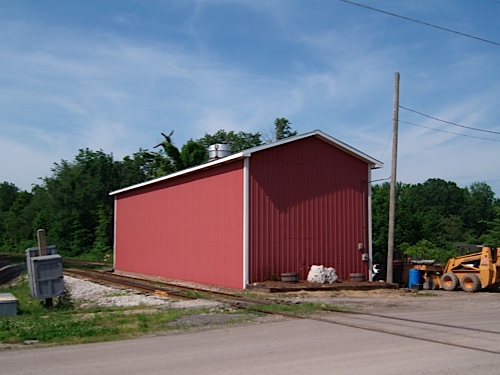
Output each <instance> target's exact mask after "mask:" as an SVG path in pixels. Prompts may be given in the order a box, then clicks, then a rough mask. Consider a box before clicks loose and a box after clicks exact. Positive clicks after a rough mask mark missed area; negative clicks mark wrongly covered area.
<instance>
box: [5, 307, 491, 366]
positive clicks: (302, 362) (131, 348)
mask: <svg viewBox="0 0 500 375" xmlns="http://www.w3.org/2000/svg"><path fill="white" fill-rule="evenodd" d="M485 315H487V316H485ZM496 316H497V315H496V313H495V311H491V312H487V313H485V314H483V319H486V320H487V321H488V322H495V321H498V319H497V317H496ZM431 318H432V317H431ZM431 318H429V319H431ZM448 318H450V319H451V320H452V321H455V322H456V323H461V322H460V321H456V320H455V319H454V318H453V317H450V316H448ZM456 318H457V319H462V321H463V322H466V321H467V320H468V319H471V316H470V315H469V316H468V317H467V316H463V314H462V316H457V317H456ZM422 329H423V328H418V327H417V328H415V327H409V328H408V332H410V333H411V332H413V331H415V330H422ZM439 329H440V330H443V329H445V328H443V327H440V328H439ZM426 330H429V328H426ZM431 331H432V329H431ZM427 334H429V333H427ZM436 335H441V333H439V332H436ZM488 340H490V341H491V340H493V341H495V342H493V343H492V345H493V347H496V346H497V345H498V342H496V341H497V340H496V339H495V338H493V339H492V338H491V337H490V338H488V339H487V340H486V341H488ZM461 342H462V343H464V344H465V345H467V342H468V338H467V337H465V338H462V340H461ZM485 345H487V343H486V344H485ZM499 372H500V354H494V353H488V352H482V351H478V350H472V349H465V348H460V347H456V346H452V345H447V344H443V343H435V342H429V341H425V340H422V339H414V338H407V337H402V336H400V335H392V334H385V333H379V332H375V331H371V330H365V329H359V328H352V327H346V326H342V325H337V324H332V323H329V322H321V321H315V320H286V321H284V322H278V323H269V324H260V325H250V326H240V327H233V328H226V329H217V330H211V331H202V332H194V333H186V334H178V335H169V336H162V337H153V338H143V339H136V340H128V341H118V342H109V343H100V344H86V345H76V346H65V347H54V348H44V349H26V350H15V351H5V352H0V373H1V374H9V375H14V374H36V375H44V374H50V375H63V374H64V375H67V374H70V375H79V374H84V375H89V374H93V375H94V374H120V375H125V374H183V375H191V374H192V375H195V374H196V375H200V374H204V375H211V374H218V375H221V374H231V375H238V374H259V375H262V374H287V375H291V374H301V375H303V374H346V375H349V374H353V375H359V374H369V375H378V374H381V375H382V374H383V375H388V374H405V375H412V374H415V375H417V374H418V375H423V374H468V375H469V374H475V375H480V374H498V373H499Z"/></svg>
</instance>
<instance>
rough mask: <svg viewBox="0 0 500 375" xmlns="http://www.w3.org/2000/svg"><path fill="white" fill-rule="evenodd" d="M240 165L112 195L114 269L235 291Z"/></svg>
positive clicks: (240, 257) (239, 262) (239, 280)
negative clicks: (113, 198)
mask: <svg viewBox="0 0 500 375" xmlns="http://www.w3.org/2000/svg"><path fill="white" fill-rule="evenodd" d="M242 166H243V162H242V161H241V160H239V161H236V162H233V163H230V164H226V165H221V166H219V167H217V168H214V169H210V170H204V171H201V172H198V173H195V174H193V175H187V176H180V177H179V178H174V179H172V180H166V181H164V182H160V183H158V184H153V185H149V186H146V187H144V188H139V189H136V190H132V191H130V192H125V193H122V194H118V196H117V201H116V243H115V247H116V259H115V267H116V269H117V270H120V271H128V272H136V273H142V274H147V275H155V276H162V277H168V278H174V279H179V280H189V281H195V282H201V283H206V284H214V285H220V286H227V287H231V288H240V289H241V288H242V280H243V269H242V263H243V250H242V244H243V233H242V228H243V170H242Z"/></svg>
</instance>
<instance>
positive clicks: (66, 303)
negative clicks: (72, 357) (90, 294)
mask: <svg viewBox="0 0 500 375" xmlns="http://www.w3.org/2000/svg"><path fill="white" fill-rule="evenodd" d="M0 293H12V294H13V295H14V296H15V297H16V298H17V299H18V314H17V315H16V316H3V317H0V343H5V344H17V343H22V342H24V341H31V340H36V341H38V342H39V343H48V344H59V345H62V344H75V343H89V342H101V341H111V340H119V339H127V338H133V337H137V336H142V335H147V334H157V333H162V332H167V331H172V330H176V329H182V328H184V327H182V325H181V326H179V325H175V321H176V320H178V319H180V318H182V317H184V316H188V315H197V314H206V313H207V312H208V310H207V309H168V308H158V307H145V306H137V307H91V308H83V307H80V306H76V305H77V303H74V301H72V300H71V296H70V295H69V294H66V295H64V296H63V297H61V298H54V306H53V308H50V309H48V308H46V307H44V306H43V302H44V301H40V300H36V299H34V298H31V297H30V296H29V285H28V280H27V279H26V278H23V279H22V280H21V281H20V282H18V283H16V284H15V285H11V286H8V287H3V288H0ZM225 313H227V312H225ZM186 328H189V327H186Z"/></svg>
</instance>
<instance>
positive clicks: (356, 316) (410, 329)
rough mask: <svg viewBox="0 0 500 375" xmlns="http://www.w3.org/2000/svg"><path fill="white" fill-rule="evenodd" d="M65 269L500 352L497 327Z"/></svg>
mask: <svg viewBox="0 0 500 375" xmlns="http://www.w3.org/2000/svg"><path fill="white" fill-rule="evenodd" d="M64 272H65V273H66V274H68V275H72V276H76V277H85V278H88V279H91V280H93V281H97V282H101V283H106V284H112V285H117V286H120V287H122V288H129V289H134V290H138V291H140V292H142V293H146V294H160V295H163V296H168V297H172V298H183V299H199V298H204V299H212V300H217V301H219V302H221V303H225V304H228V305H230V306H232V307H235V308H241V309H251V310H254V311H257V312H260V313H265V314H271V315H280V316H283V317H286V318H291V319H312V320H316V321H321V322H323V323H328V324H333V325H340V326H346V327H351V328H355V329H363V330H368V331H372V332H377V333H381V334H389V335H395V336H400V337H405V338H408V339H414V340H420V341H425V342H432V343H439V344H442V345H446V346H452V347H458V348H462V349H470V350H475V351H480V352H487V353H492V354H497V355H500V331H495V330H494V329H477V328H471V327H467V326H460V325H454V324H445V323H436V322H430V321H424V320H422V319H412V318H405V317H401V316H391V315H381V314H373V313H365V312H353V311H346V310H341V309H337V308H331V307H328V306H325V307H324V308H322V309H321V312H320V313H314V314H307V315H296V314H293V313H287V312H275V311H272V309H266V308H265V306H262V307H259V308H257V307H256V306H258V305H273V304H287V305H290V302H286V301H279V300H276V299H272V300H271V299H268V298H258V297H247V296H241V295H238V294H233V293H223V292H216V291H211V290H206V289H197V288H190V287H186V286H179V285H177V284H168V283H165V284H163V283H161V284H158V283H154V282H151V281H149V280H143V279H136V278H130V277H126V276H121V275H115V274H111V273H109V272H102V271H94V270H76V269H71V270H65V271H64Z"/></svg>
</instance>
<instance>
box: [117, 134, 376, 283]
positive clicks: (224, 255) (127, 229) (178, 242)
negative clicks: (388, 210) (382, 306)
mask: <svg viewBox="0 0 500 375" xmlns="http://www.w3.org/2000/svg"><path fill="white" fill-rule="evenodd" d="M381 166H382V163H380V162H379V161H377V160H375V159H373V158H371V157H370V156H368V155H366V154H364V153H362V152H360V151H358V150H356V149H354V148H352V147H350V146H348V145H346V144H344V143H342V142H340V141H338V140H336V139H335V138H332V137H330V136H328V135H326V134H325V133H323V132H321V131H319V130H316V131H313V132H310V133H306V134H302V135H298V136H295V137H291V138H286V139H284V140H281V141H278V142H275V143H270V144H266V145H262V146H258V147H254V148H251V149H248V150H245V151H242V152H239V153H237V154H233V155H230V156H228V157H225V158H222V159H218V160H215V161H212V162H209V163H206V164H202V165H199V166H196V167H193V168H190V169H187V170H184V171H181V172H177V173H174V174H171V175H168V176H164V177H161V178H158V179H155V180H151V181H148V182H145V183H142V184H138V185H134V186H131V187H128V188H124V189H121V190H117V191H114V192H112V193H111V195H114V196H115V246H114V251H115V254H114V255H115V256H114V259H115V270H117V271H121V272H125V273H138V274H145V275H151V276H160V277H165V278H172V279H178V280H185V281H193V282H198V283H204V284H212V285H218V286H223V287H230V288H236V289H244V288H245V287H246V285H248V284H251V283H254V282H258V281H265V280H271V279H279V277H280V275H281V274H282V273H285V272H298V273H299V277H300V278H301V279H305V278H306V277H307V273H308V271H309V267H310V266H312V265H324V266H326V267H334V268H335V269H336V270H337V273H338V275H339V277H340V278H343V279H348V278H349V274H350V273H364V274H365V275H366V276H367V277H369V270H370V269H371V189H370V183H369V181H370V176H371V170H372V169H374V168H379V167H381Z"/></svg>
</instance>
